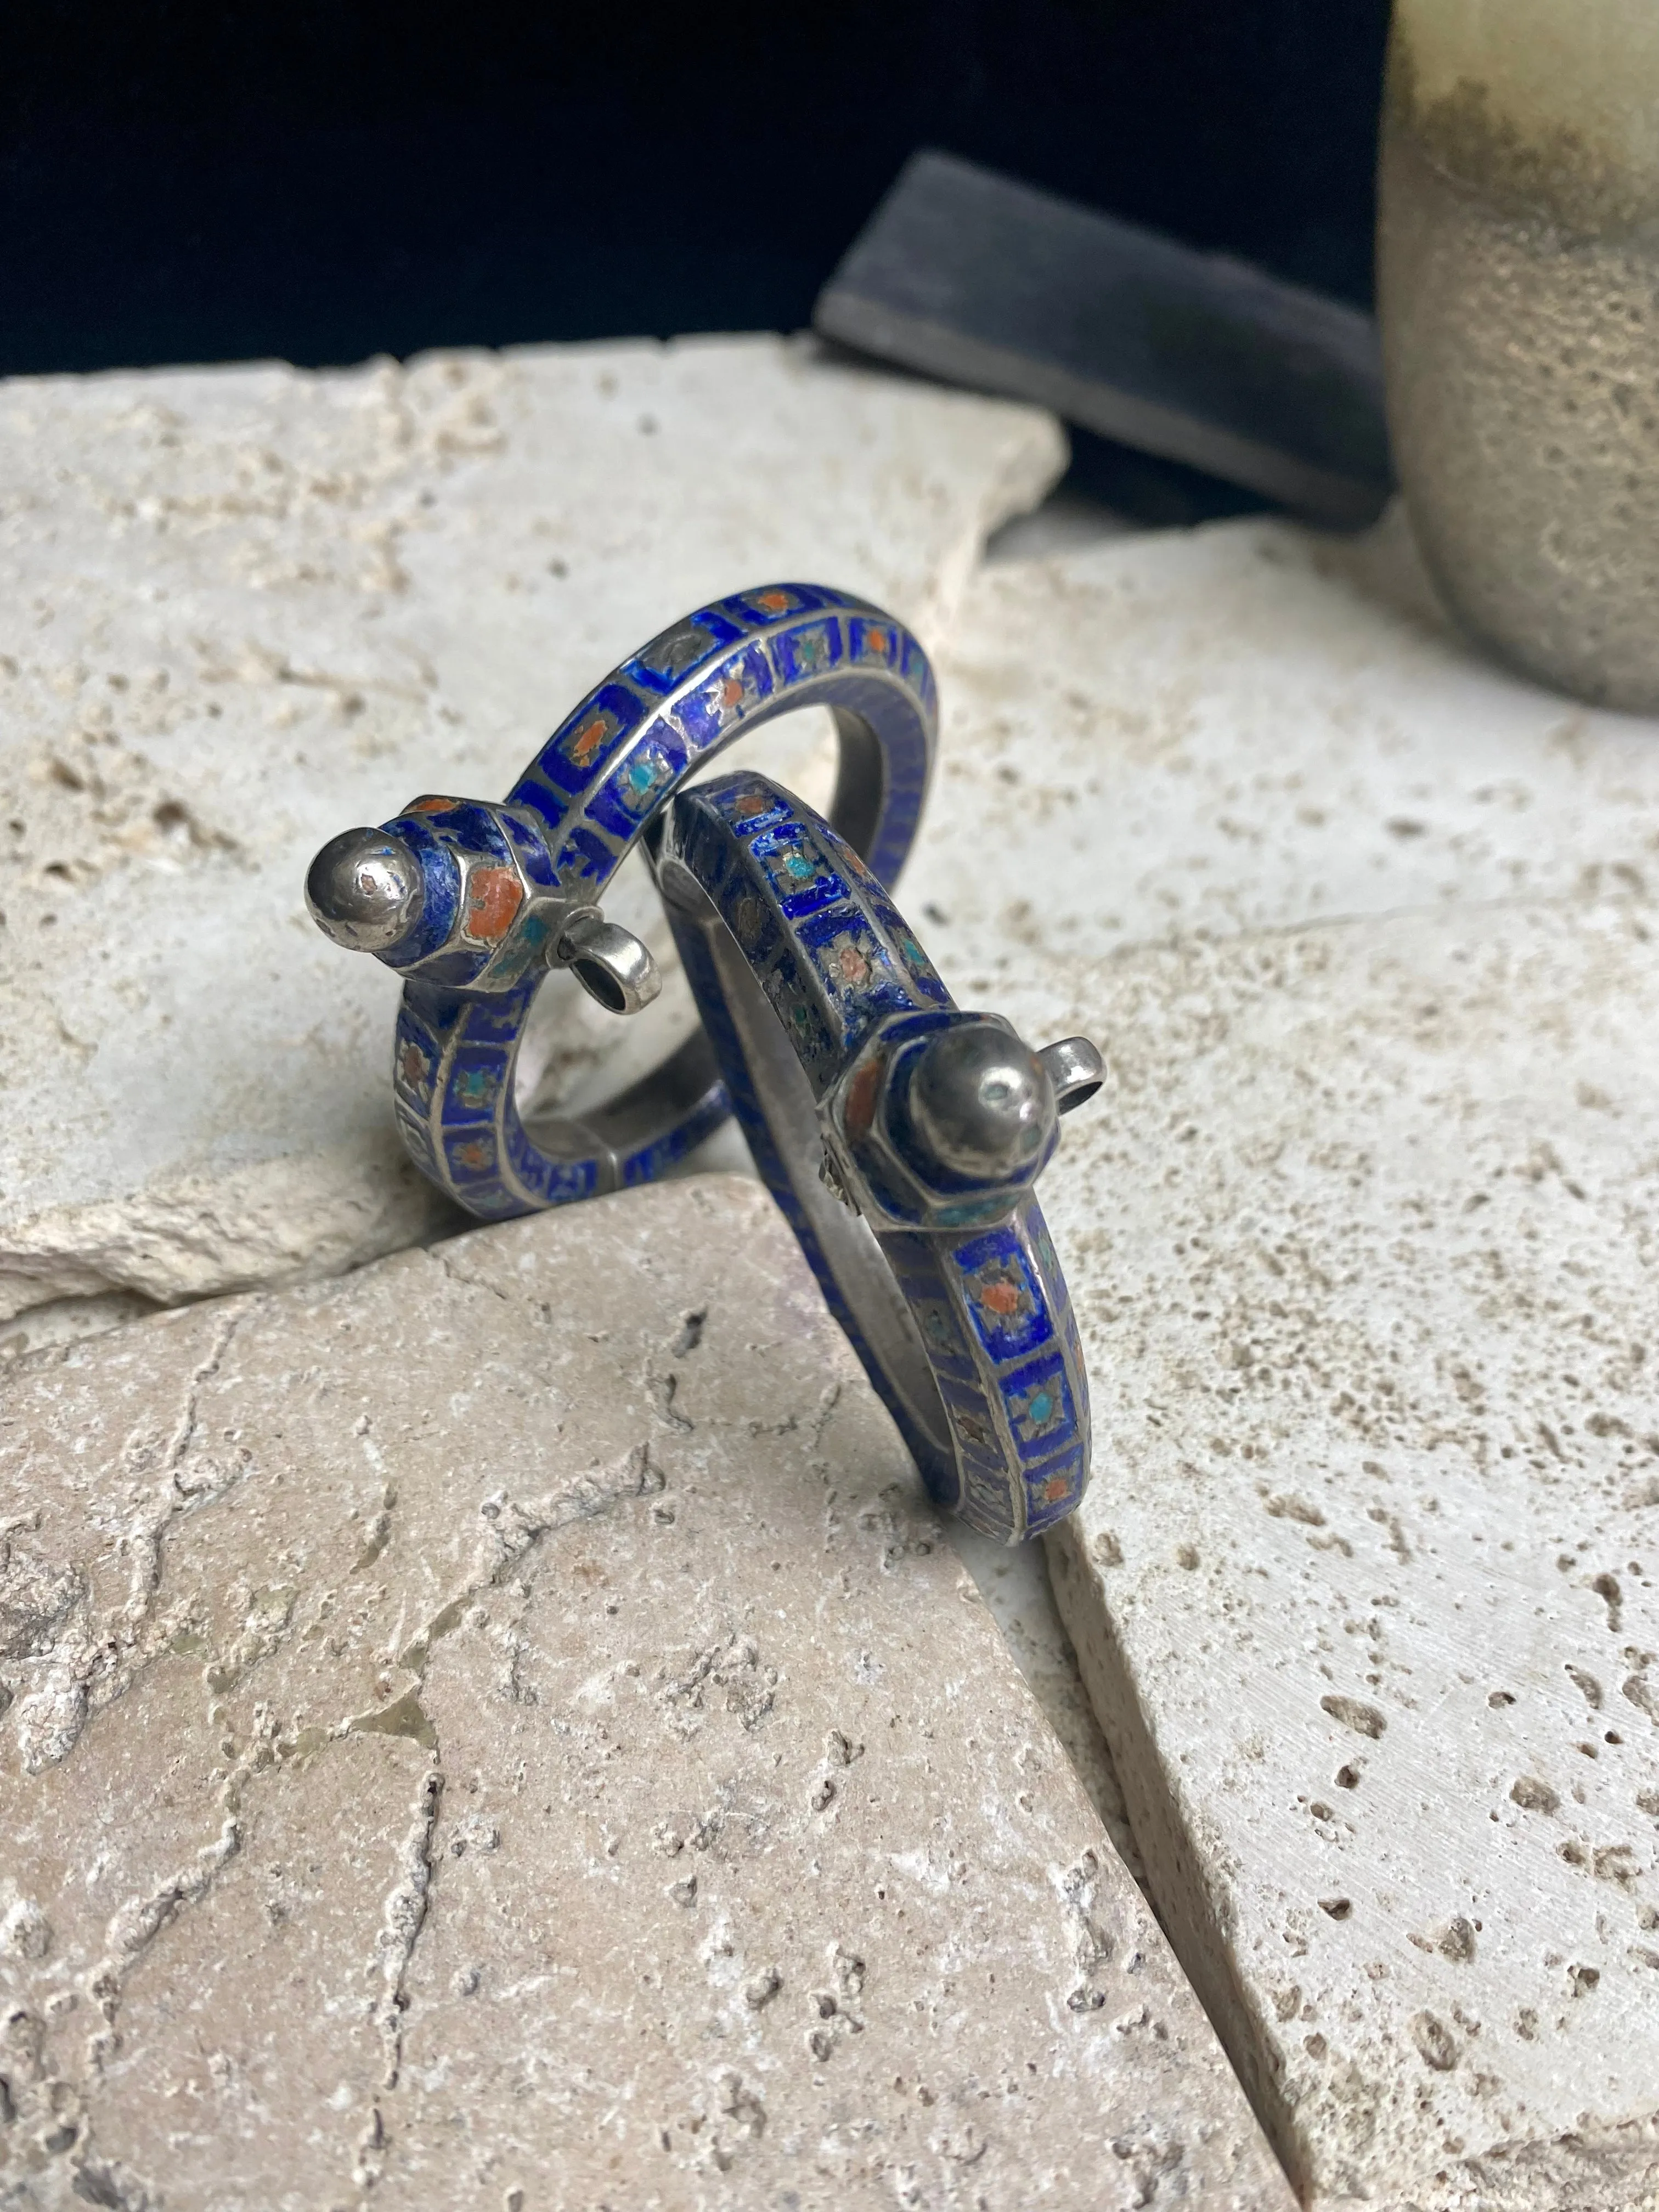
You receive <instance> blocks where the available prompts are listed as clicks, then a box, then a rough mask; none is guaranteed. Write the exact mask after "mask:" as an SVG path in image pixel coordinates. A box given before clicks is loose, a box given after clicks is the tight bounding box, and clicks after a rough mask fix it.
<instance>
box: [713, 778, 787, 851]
mask: <svg viewBox="0 0 1659 2212" xmlns="http://www.w3.org/2000/svg"><path fill="white" fill-rule="evenodd" d="M714 803H715V805H717V806H718V807H719V808H720V814H721V817H722V818H723V819H724V820H725V821H726V822H728V823H730V824H731V826H732V830H733V832H734V833H735V834H736V835H737V836H739V837H747V838H748V839H750V842H751V843H752V842H753V840H754V839H755V838H757V837H758V836H763V834H764V833H765V832H766V831H768V830H775V829H783V828H784V827H786V826H787V827H788V828H789V829H791V830H792V831H793V832H796V833H799V828H800V824H799V823H798V822H797V821H796V820H795V817H794V816H793V814H792V813H791V812H790V811H789V809H788V807H787V806H786V805H783V804H782V803H781V801H780V803H779V804H778V805H775V806H758V805H756V804H755V800H754V797H753V794H752V793H746V792H742V791H732V792H717V793H714Z"/></svg>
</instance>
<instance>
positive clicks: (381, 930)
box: [306, 829, 425, 952]
mask: <svg viewBox="0 0 1659 2212" xmlns="http://www.w3.org/2000/svg"><path fill="white" fill-rule="evenodd" d="M424 903H425V885H424V884H423V882H422V877H421V864H420V862H419V861H418V860H416V857H415V854H413V853H412V852H411V851H410V848H409V847H408V846H407V845H406V844H405V843H404V841H403V839H402V838H401V837H394V836H390V835H388V833H387V832H386V830H384V829H343V830H342V831H341V832H340V834H339V836H337V837H331V838H330V839H329V841H328V842H327V844H326V845H325V846H324V847H323V849H322V850H321V852H320V853H319V854H318V855H317V857H316V859H315V860H313V862H312V864H311V867H310V871H309V872H308V873H307V877H306V905H307V908H309V910H310V914H311V918H312V920H313V921H314V922H315V923H316V925H317V927H318V928H319V929H320V930H321V931H322V933H323V934H324V935H325V937H331V938H332V939H333V940H334V942H335V943H336V944H337V945H344V946H345V947H346V949H347V950H348V951H351V952H384V951H386V949H387V948H388V946H390V945H395V944H397V942H398V939H400V938H401V937H404V935H406V934H407V933H408V932H409V931H410V930H411V929H412V928H413V927H415V925H416V922H417V921H419V920H420V918H421V909H422V906H423V905H424Z"/></svg>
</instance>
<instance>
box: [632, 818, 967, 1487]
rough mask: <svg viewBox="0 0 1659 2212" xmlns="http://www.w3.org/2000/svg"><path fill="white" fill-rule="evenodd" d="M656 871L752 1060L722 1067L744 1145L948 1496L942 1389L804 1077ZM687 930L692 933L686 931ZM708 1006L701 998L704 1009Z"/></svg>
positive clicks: (773, 1022) (694, 893)
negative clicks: (838, 1184) (851, 1197)
mask: <svg viewBox="0 0 1659 2212" xmlns="http://www.w3.org/2000/svg"><path fill="white" fill-rule="evenodd" d="M659 883H660V884H661V888H662V892H663V896H664V898H665V900H666V901H667V902H669V905H670V907H671V912H672V915H673V919H674V922H675V934H676V936H677V937H678V939H679V940H680V945H681V948H682V951H683V954H684V955H685V957H686V958H687V964H688V966H690V965H691V964H692V963H696V965H697V966H698V967H700V968H701V969H702V979H703V981H704V982H705V983H709V982H712V983H713V985H714V987H715V988H716V989H717V990H718V993H719V1004H720V1014H721V1015H723V1018H724V1019H725V1020H726V1023H727V1024H729V1025H730V1028H731V1030H732V1042H733V1043H734V1045H735V1047H736V1048H737V1052H738V1054H740V1055H741V1060H742V1063H743V1066H744V1068H745V1069H746V1071H747V1074H748V1080H747V1081H746V1082H744V1085H743V1088H742V1091H741V1092H739V1091H738V1087H737V1084H736V1082H735V1080H734V1078H735V1076H736V1074H737V1068H736V1066H735V1064H732V1063H728V1066H727V1071H726V1072H727V1079H728V1082H730V1083H732V1091H733V1099H734V1103H735V1104H736V1106H737V1109H738V1117H739V1119H740V1121H742V1123H743V1125H744V1133H745V1134H746V1135H747V1137H748V1139H749V1141H750V1148H751V1150H754V1151H755V1152H757V1155H758V1154H759V1153H760V1152H762V1151H763V1149H764V1150H766V1151H769V1152H770V1154H771V1158H770V1160H769V1161H767V1160H763V1159H759V1158H757V1164H758V1165H760V1166H761V1168H762V1170H763V1174H765V1175H766V1176H767V1180H768V1181H769V1182H771V1183H772V1185H773V1190H774V1195H775V1196H779V1197H780V1198H781V1192H780V1190H779V1188H778V1185H779V1181H780V1179H781V1182H783V1183H784V1184H787V1190H788V1194H789V1197H790V1199H791V1200H793V1207H794V1209H795V1212H794V1215H793V1227H794V1229H795V1231H796V1234H797V1236H798V1237H800V1238H801V1242H802V1244H803V1247H804V1249H805V1251H806V1253H807V1256H808V1258H809V1259H810V1260H811V1262H812V1265H813V1268H814V1272H815V1273H817V1276H818V1279H819V1281H820V1283H821V1284H822V1285H823V1290H824V1292H825V1295H826V1297H828V1299H829V1304H830V1306H831V1308H832V1310H836V1313H837V1316H838V1317H839V1318H842V1319H843V1321H844V1322H851V1324H852V1328H853V1330H854V1332H855V1333H856V1335H857V1336H860V1337H862V1338H863V1340H864V1341H865V1343H866V1345H867V1346H869V1348H870V1351H871V1352H872V1354H873V1355H874V1358H875V1362H876V1364H877V1368H878V1370H879V1372H880V1375H881V1376H882V1380H883V1383H884V1386H885V1387H884V1393H883V1395H887V1396H889V1398H890V1410H891V1411H892V1413H893V1414H894V1416H895V1419H896V1420H897V1421H898V1423H899V1426H900V1428H901V1430H902V1431H903V1433H904V1437H905V1441H906V1443H908V1445H909V1447H910V1449H911V1451H912V1453H913V1455H915V1457H916V1459H917V1460H918V1462H921V1471H922V1474H923V1476H924V1479H925V1480H927V1485H928V1487H929V1488H930V1490H932V1492H933V1495H934V1496H935V1497H936V1498H939V1499H940V1502H941V1503H943V1504H947V1505H948V1504H950V1503H951V1498H952V1497H953V1494H954V1493H955V1492H956V1490H957V1486H958V1478H957V1455H956V1452H955V1449H954V1448H953V1446H952V1443H951V1431H950V1424H949V1421H948V1419H947V1417H946V1414H945V1404H944V1401H943V1400H942V1398H941V1397H940V1395H939V1385H938V1383H937V1382H936V1381H935V1380H934V1376H933V1367H932V1365H931V1364H930V1362H929V1360H928V1358H927V1352H926V1351H925V1349H924V1348H923V1346H922V1342H921V1335H920V1334H919V1333H918V1331H917V1328H916V1325H915V1321H914V1320H913V1319H912V1317H911V1314H910V1310H909V1307H908V1304H906V1301H905V1297H904V1294H903V1292H902V1290H901V1289H900V1287H899V1285H898V1283H897V1282H896V1279H895V1278H894V1274H893V1269H892V1265H891V1262H890V1261H889V1259H888V1257H887V1255H885V1253H884V1251H883V1250H882V1249H881V1245H880V1243H879V1241H878V1238H877V1237H876V1235H875V1233H874V1231H872V1229H871V1228H870V1226H869V1225H868V1223H867V1222H866V1220H865V1219H864V1218H863V1217H862V1215H860V1213H858V1212H855V1211H854V1209H853V1208H852V1207H851V1206H848V1204H847V1203H846V1202H845V1201H844V1200H842V1198H840V1197H839V1196H838V1195H837V1194H836V1192H835V1190H834V1189H832V1188H831V1187H830V1185H829V1182H826V1181H825V1180H824V1177H823V1174H822V1172H821V1169H822V1165H823V1139H822V1137H821V1136H820V1134H819V1130H818V1115H817V1101H816V1099H815V1097H814V1096H813V1091H812V1086H811V1082H810V1081H809V1080H808V1079H807V1076H806V1073H805V1070H804V1069H803V1068H802V1066H801V1064H800V1061H799V1058H798V1057H797V1056H796V1054H795V1050H794V1048H793V1046H792V1045H791V1043H790V1042H789V1039H788V1037H787V1036H786V1035H785V1033H784V1030H783V1025H782V1024H781V1022H780V1021H779V1019H778V1018H777V1015H776V1013H775V1012H774V1011H773V1008H772V1006H770V1004H769V1001H768V1000H767V997H766V994H765V993H764V991H763V989H762V988H761V986H760V983H759V982H758V981H757V978H756V975H755V973H754V970H753V969H752V968H751V967H750V963H749V962H748V960H747V959H746V958H745V957H744V954H743V952H742V951H741V949H740V948H739V946H738V944H737V942H736V940H735V939H733V937H732V933H731V932H730V930H729V929H728V928H727V927H726V923H725V921H723V920H722V919H721V916H720V913H719V910H718V909H717V908H716V907H715V906H714V902H713V901H712V900H711V899H710V898H709V897H708V894H707V892H706V891H705V890H703V888H702V885H701V884H699V883H698V882H697V881H696V878H695V877H693V876H692V875H691V874H690V872H688V871H687V870H686V869H685V868H684V867H683V866H679V865H678V864H677V863H676V862H674V861H673V860H669V861H668V862H667V863H666V864H665V866H663V867H662V869H661V870H660V872H659ZM690 933H695V936H696V942H695V944H692V943H690V942H689V941H688V939H689V937H690ZM699 996H700V998H702V997H703V994H702V993H701V992H700V993H699ZM710 1012H711V1008H710V1006H709V1004H708V1000H706V999H705V1000H704V1013H705V1018H706V1019H707V1018H708V1015H709V1013H710ZM717 1018H719V1017H717ZM710 1051H711V1054H712V1048H710ZM786 1210H787V1209H786ZM892 1401H896V1402H892Z"/></svg>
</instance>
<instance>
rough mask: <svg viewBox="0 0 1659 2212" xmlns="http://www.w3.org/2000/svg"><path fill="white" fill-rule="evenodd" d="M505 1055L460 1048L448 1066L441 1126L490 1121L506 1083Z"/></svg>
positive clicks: (487, 1049) (490, 1051) (486, 1049)
mask: <svg viewBox="0 0 1659 2212" xmlns="http://www.w3.org/2000/svg"><path fill="white" fill-rule="evenodd" d="M506 1081H507V1055H506V1054H505V1053H502V1052H498V1051H492V1050H491V1049H490V1048H489V1047H488V1046H486V1047H484V1048H482V1049H481V1048H479V1047H477V1046H476V1045H465V1044H464V1045H463V1046H462V1047H461V1048H460V1049H459V1051H458V1052H457V1054H455V1057H454V1059H453V1060H452V1061H451V1062H450V1066H449V1081H448V1083H447V1085H446V1087H445V1091H444V1122H445V1126H446V1127H447V1126H448V1125H449V1124H450V1123H451V1122H454V1121H494V1119H495V1106H496V1102H497V1101H498V1100H499V1099H500V1097H501V1090H502V1087H503V1085H505V1083H506Z"/></svg>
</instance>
